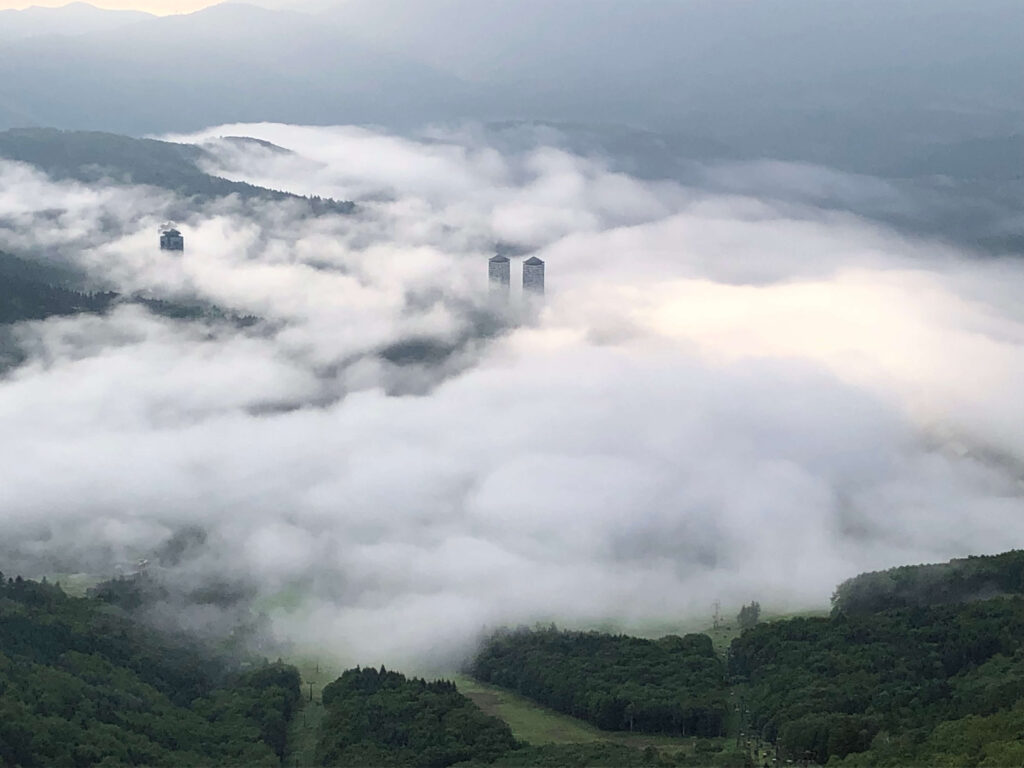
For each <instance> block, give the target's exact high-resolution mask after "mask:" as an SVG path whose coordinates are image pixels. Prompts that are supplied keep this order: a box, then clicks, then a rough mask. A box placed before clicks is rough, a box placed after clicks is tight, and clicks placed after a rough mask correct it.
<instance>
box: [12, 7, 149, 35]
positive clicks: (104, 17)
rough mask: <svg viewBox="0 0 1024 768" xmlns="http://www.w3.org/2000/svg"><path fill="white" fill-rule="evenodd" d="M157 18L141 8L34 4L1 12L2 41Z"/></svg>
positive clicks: (83, 31)
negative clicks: (134, 9) (119, 9)
mask: <svg viewBox="0 0 1024 768" xmlns="http://www.w3.org/2000/svg"><path fill="white" fill-rule="evenodd" d="M154 18H156V17H155V16H153V15H151V14H148V13H142V12H140V11H109V10H104V9H102V8H97V7H96V6H94V5H89V4H88V3H69V4H68V5H65V6H62V7H60V8H40V7H38V6H33V7H31V8H26V9H24V10H21V11H11V10H8V11H0V42H9V41H11V40H20V39H23V38H28V37H39V36H42V35H83V34H88V33H90V32H104V31H106V30H110V29H117V28H119V27H125V26H128V25H129V24H136V23H138V22H140V21H145V20H146V19H154Z"/></svg>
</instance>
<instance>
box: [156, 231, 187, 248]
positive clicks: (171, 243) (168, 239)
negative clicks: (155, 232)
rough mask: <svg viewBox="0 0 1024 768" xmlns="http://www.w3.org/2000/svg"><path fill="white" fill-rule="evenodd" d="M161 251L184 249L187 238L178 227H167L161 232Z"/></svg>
mask: <svg viewBox="0 0 1024 768" xmlns="http://www.w3.org/2000/svg"><path fill="white" fill-rule="evenodd" d="M160 250H161V251H184V250H185V238H184V237H182V236H181V232H179V231H178V230H176V229H165V230H164V231H163V232H161V233H160Z"/></svg>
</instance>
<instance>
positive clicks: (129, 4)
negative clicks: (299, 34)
mask: <svg viewBox="0 0 1024 768" xmlns="http://www.w3.org/2000/svg"><path fill="white" fill-rule="evenodd" d="M216 4H217V3H211V2H205V0H124V2H121V1H120V0H98V1H97V2H90V3H89V5H94V6H96V7H97V8H106V9H108V10H118V11H125V10H131V11H145V12H146V13H153V14H156V15H158V16H166V15H168V14H172V13H191V12H192V11H198V10H199V9H200V8H206V7H208V6H211V5H216ZM65 5H68V3H67V2H66V0H38V2H19V1H18V0H13V1H12V0H0V10H23V9H25V8H31V7H33V6H35V7H40V8H59V7H61V6H65ZM254 5H266V6H267V7H273V6H271V5H269V4H265V3H262V2H261V3H254Z"/></svg>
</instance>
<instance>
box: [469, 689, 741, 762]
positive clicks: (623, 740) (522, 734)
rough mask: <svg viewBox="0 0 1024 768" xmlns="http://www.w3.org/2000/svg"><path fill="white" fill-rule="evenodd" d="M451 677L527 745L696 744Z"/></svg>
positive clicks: (677, 748)
mask: <svg viewBox="0 0 1024 768" xmlns="http://www.w3.org/2000/svg"><path fill="white" fill-rule="evenodd" d="M452 679H453V680H454V681H455V684H456V685H457V686H458V688H459V691H460V692H461V693H463V694H465V695H466V696H468V697H469V698H470V699H471V700H472V701H473V703H474V704H476V705H477V706H478V707H479V708H480V709H481V710H482V711H483V712H485V713H487V714H488V715H493V716H494V717H497V718H499V719H501V720H504V721H505V722H506V723H508V725H509V728H511V729H512V734H513V735H514V736H515V737H516V738H517V739H519V740H520V741H525V742H528V743H530V744H534V745H538V746H539V745H542V744H584V743H589V742H595V741H605V742H612V743H615V744H625V745H626V746H629V747H635V748H637V749H643V748H645V747H649V746H650V747H657V748H659V749H666V750H670V751H673V752H689V751H691V750H692V749H693V747H694V745H695V744H696V740H695V739H688V738H676V737H672V736H657V735H651V734H640V733H619V732H611V731H602V730H600V729H598V728H595V727H594V726H592V725H591V724H590V723H587V722H584V721H583V720H579V719H577V718H575V717H569V716H568V715H563V714H561V713H560V712H555V711H554V710H551V709H548V708H547V707H542V706H540V705H539V704H535V703H534V702H532V701H530V700H529V699H526V698H523V697H522V696H518V695H516V694H514V693H512V692H510V691H506V690H505V689H503V688H497V687H495V686H493V685H487V684H486V683H481V682H479V681H478V680H474V679H473V678H471V677H466V676H465V675H454V676H453V677H452ZM715 741H716V742H717V741H722V740H718V739H716V740H715Z"/></svg>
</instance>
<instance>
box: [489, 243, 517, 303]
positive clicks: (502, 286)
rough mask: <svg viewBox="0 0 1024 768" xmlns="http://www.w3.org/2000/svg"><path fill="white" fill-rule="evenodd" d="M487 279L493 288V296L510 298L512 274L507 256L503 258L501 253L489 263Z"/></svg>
mask: <svg viewBox="0 0 1024 768" xmlns="http://www.w3.org/2000/svg"><path fill="white" fill-rule="evenodd" d="M487 279H488V282H489V283H490V286H491V295H492V296H502V297H505V298H508V291H509V286H510V284H511V283H512V272H511V265H510V264H509V260H508V257H507V256H502V255H501V254H500V253H499V254H498V255H497V256H493V257H492V258H491V260H490V261H489V262H487Z"/></svg>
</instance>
